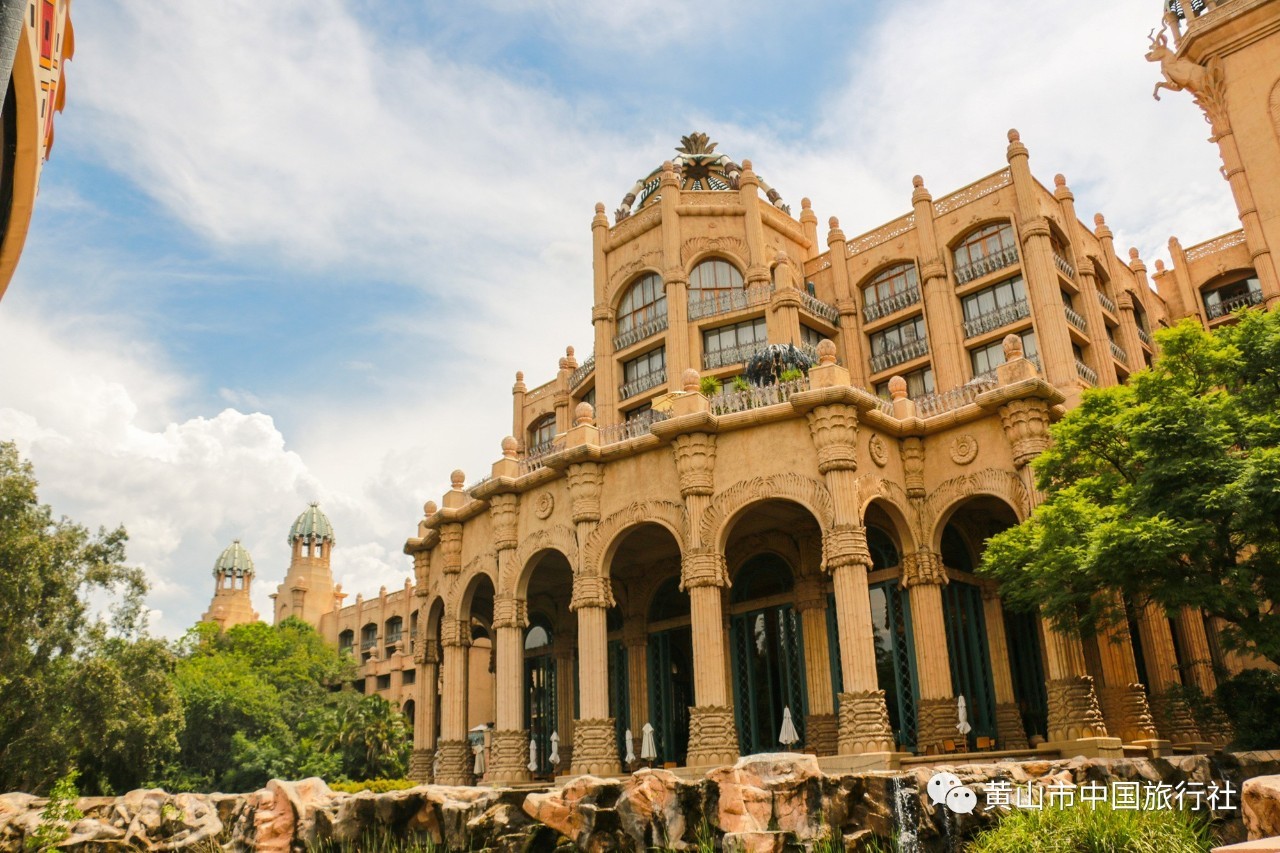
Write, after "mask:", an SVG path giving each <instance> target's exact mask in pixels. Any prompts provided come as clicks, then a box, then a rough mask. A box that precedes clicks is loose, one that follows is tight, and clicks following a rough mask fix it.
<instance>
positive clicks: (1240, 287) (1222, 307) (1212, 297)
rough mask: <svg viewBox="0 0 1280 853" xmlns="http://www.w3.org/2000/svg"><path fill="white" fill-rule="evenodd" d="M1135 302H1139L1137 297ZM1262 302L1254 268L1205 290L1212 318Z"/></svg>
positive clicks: (1235, 274) (1208, 313)
mask: <svg viewBox="0 0 1280 853" xmlns="http://www.w3.org/2000/svg"><path fill="white" fill-rule="evenodd" d="M1134 302H1137V300H1136V299H1135V300H1134ZM1260 304H1262V285H1261V284H1260V283H1259V282H1258V275H1257V273H1253V271H1252V270H1250V271H1249V272H1243V273H1231V274H1228V275H1227V276H1226V277H1225V278H1223V279H1222V282H1221V283H1216V284H1214V285H1212V286H1211V287H1209V288H1206V289H1205V291H1204V310H1205V313H1206V314H1207V315H1208V317H1209V319H1210V320H1216V319H1218V318H1219V317H1222V316H1224V315H1226V314H1230V313H1231V312H1232V311H1236V310H1238V309H1240V308H1249V307H1251V306H1254V305H1260Z"/></svg>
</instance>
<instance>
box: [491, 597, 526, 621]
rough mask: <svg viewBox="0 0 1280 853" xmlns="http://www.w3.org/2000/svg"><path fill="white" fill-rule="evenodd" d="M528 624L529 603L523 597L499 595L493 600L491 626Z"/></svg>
mask: <svg viewBox="0 0 1280 853" xmlns="http://www.w3.org/2000/svg"><path fill="white" fill-rule="evenodd" d="M528 624H529V605H528V603H527V602H526V601H525V600H524V599H523V598H516V597H515V596H514V595H500V596H498V597H497V598H495V599H494V600H493V627H494V628H495V629H498V628H524V627H525V626H526V625H528Z"/></svg>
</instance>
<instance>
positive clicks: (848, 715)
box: [836, 690, 897, 755]
mask: <svg viewBox="0 0 1280 853" xmlns="http://www.w3.org/2000/svg"><path fill="white" fill-rule="evenodd" d="M838 726H839V729H838V731H839V734H838V736H837V746H836V749H837V751H838V752H839V754H840V755H857V754H859V753H863V752H895V751H896V750H897V745H896V744H895V743H894V742H893V729H892V728H891V727H890V726H889V708H888V706H886V705H885V704H884V691H883V690H861V691H858V692H857V693H841V694H840V720H839V724H838Z"/></svg>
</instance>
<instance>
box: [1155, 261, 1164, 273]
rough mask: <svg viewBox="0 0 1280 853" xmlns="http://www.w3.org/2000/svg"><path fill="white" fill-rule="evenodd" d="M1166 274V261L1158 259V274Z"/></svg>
mask: <svg viewBox="0 0 1280 853" xmlns="http://www.w3.org/2000/svg"><path fill="white" fill-rule="evenodd" d="M1162 272H1164V261H1162V260H1160V259H1159V258H1156V273H1162Z"/></svg>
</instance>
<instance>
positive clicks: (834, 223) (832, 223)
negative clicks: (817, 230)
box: [827, 216, 840, 231]
mask: <svg viewBox="0 0 1280 853" xmlns="http://www.w3.org/2000/svg"><path fill="white" fill-rule="evenodd" d="M827 227H828V228H830V229H831V230H832V231H834V230H836V229H837V228H839V227H840V217H838V216H833V217H831V218H830V219H828V220H827Z"/></svg>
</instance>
